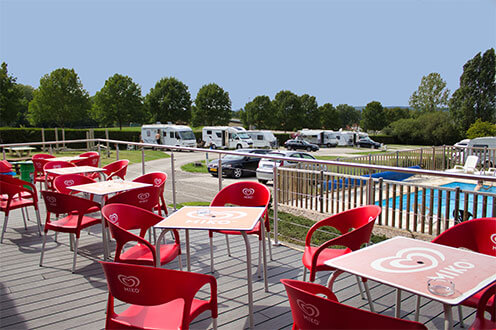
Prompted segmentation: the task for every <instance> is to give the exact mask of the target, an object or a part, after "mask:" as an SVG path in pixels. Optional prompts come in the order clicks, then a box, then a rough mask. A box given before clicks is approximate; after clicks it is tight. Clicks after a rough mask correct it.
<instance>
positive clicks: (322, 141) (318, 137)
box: [298, 129, 338, 148]
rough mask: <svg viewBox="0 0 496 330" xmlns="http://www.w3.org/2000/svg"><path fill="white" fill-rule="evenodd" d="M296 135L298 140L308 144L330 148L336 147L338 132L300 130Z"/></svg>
mask: <svg viewBox="0 0 496 330" xmlns="http://www.w3.org/2000/svg"><path fill="white" fill-rule="evenodd" d="M298 133H299V138H300V139H302V140H305V141H307V142H310V143H314V144H317V145H319V146H325V147H328V148H331V147H335V146H337V145H338V140H337V138H336V135H337V134H338V132H333V131H326V130H314V129H302V130H301V131H299V132H298Z"/></svg>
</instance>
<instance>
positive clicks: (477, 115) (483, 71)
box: [450, 48, 496, 134]
mask: <svg viewBox="0 0 496 330" xmlns="http://www.w3.org/2000/svg"><path fill="white" fill-rule="evenodd" d="M495 77H496V55H495V53H494V48H491V49H488V50H487V51H486V52H485V53H484V55H482V56H481V53H478V54H477V55H475V57H474V58H472V59H471V60H469V61H468V62H467V63H465V65H464V66H463V73H462V75H461V77H460V88H458V89H457V90H456V91H455V93H453V97H452V98H451V100H450V111H451V114H452V117H453V119H454V120H455V123H456V126H457V128H458V130H459V131H460V133H461V134H463V133H465V132H466V131H467V129H468V128H469V127H470V125H472V124H473V123H475V121H476V120H477V119H481V120H482V121H487V122H494V121H495V119H494V116H495V112H496V80H495Z"/></svg>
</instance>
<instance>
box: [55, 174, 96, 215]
mask: <svg viewBox="0 0 496 330" xmlns="http://www.w3.org/2000/svg"><path fill="white" fill-rule="evenodd" d="M89 183H95V180H93V179H90V178H88V177H86V176H84V175H81V174H64V175H59V176H57V177H56V178H55V179H54V180H53V187H54V189H55V191H57V192H59V193H61V194H65V195H78V194H80V192H78V191H75V190H71V189H69V187H72V186H78V185H81V184H89ZM81 197H83V196H81ZM90 200H93V195H91V196H90ZM98 211H100V207H93V208H90V209H89V210H88V212H87V214H88V213H94V212H98Z"/></svg>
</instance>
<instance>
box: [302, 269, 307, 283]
mask: <svg viewBox="0 0 496 330" xmlns="http://www.w3.org/2000/svg"><path fill="white" fill-rule="evenodd" d="M306 281H307V267H305V266H303V282H306Z"/></svg>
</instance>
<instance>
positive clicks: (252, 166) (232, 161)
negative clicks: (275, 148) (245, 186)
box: [207, 149, 272, 179]
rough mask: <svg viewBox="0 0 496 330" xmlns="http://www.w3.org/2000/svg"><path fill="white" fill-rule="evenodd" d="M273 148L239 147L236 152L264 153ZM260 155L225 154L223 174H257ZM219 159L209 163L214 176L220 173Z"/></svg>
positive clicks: (208, 166)
mask: <svg viewBox="0 0 496 330" xmlns="http://www.w3.org/2000/svg"><path fill="white" fill-rule="evenodd" d="M270 151H272V150H270V149H238V150H236V151H235V152H239V153H244V154H258V155H264V154H266V153H268V152H270ZM259 161H260V158H258V157H248V156H242V155H233V154H230V155H225V156H224V157H222V175H223V176H224V175H225V176H230V177H232V178H235V179H237V178H240V177H242V176H255V175H256V170H257V167H258V162H259ZM218 167H219V161H218V160H217V159H216V160H212V161H211V162H210V163H208V165H207V169H208V173H210V174H212V176H217V175H218V172H219V170H218Z"/></svg>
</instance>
